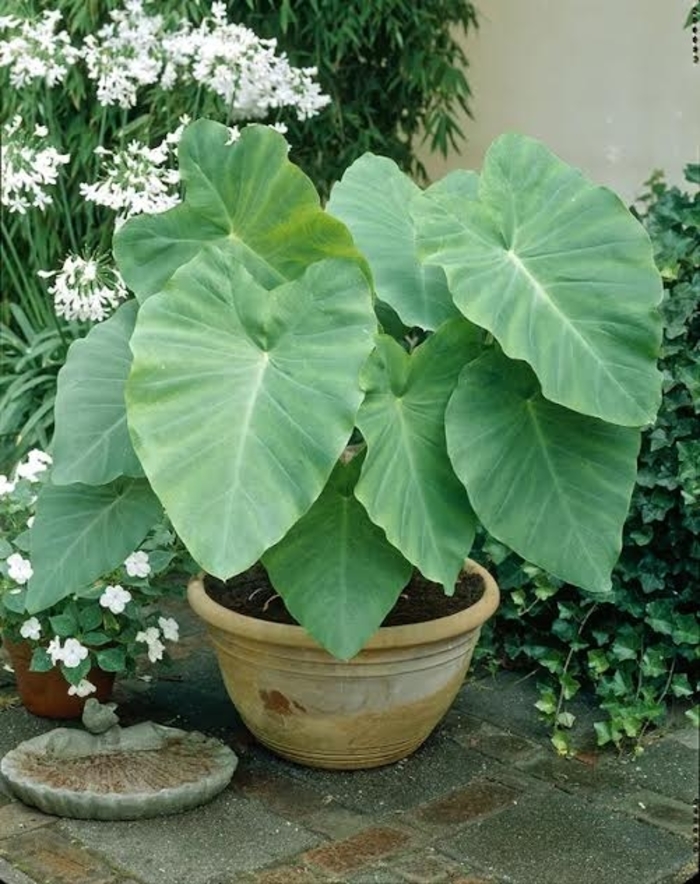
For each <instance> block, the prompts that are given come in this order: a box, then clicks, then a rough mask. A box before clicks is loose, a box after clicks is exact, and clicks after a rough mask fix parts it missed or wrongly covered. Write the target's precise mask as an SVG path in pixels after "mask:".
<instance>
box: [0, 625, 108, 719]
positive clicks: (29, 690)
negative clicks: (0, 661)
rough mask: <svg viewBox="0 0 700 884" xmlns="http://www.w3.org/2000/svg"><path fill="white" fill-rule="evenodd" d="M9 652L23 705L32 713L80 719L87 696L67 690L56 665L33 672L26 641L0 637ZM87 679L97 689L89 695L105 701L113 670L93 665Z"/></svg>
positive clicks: (66, 685) (29, 648)
mask: <svg viewBox="0 0 700 884" xmlns="http://www.w3.org/2000/svg"><path fill="white" fill-rule="evenodd" d="M3 644H4V645H5V648H6V649H7V652H8V654H9V655H10V663H11V664H12V668H13V669H14V671H15V677H16V678H17V691H18V693H19V696H20V699H21V700H22V703H23V705H24V706H25V708H26V709H27V710H28V711H29V712H31V713H32V714H33V715H41V716H43V717H44V718H80V716H81V715H82V713H83V706H84V705H85V700H86V699H87V697H76V696H75V695H70V694H69V693H68V688H69V687H70V685H69V684H68V682H67V681H66V680H65V679H64V677H63V675H62V674H61V670H60V669H58V667H54V668H53V669H49V671H48V672H32V671H31V670H30V669H29V665H30V663H31V661H32V647H31V645H29V644H28V643H27V642H11V641H9V640H8V639H7V638H4V639H3ZM86 677H87V680H88V681H89V682H92V684H94V685H95V687H96V688H97V690H96V692H95V693H92V694H90V696H91V697H95V698H96V699H98V700H99V701H100V703H106V702H107V700H109V698H110V696H111V695H112V689H113V688H114V679H115V678H116V675H115V673H114V672H104V670H102V669H99V668H97V667H94V668H93V669H91V670H90V671H89V672H88V674H87V676H86Z"/></svg>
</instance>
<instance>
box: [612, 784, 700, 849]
mask: <svg viewBox="0 0 700 884" xmlns="http://www.w3.org/2000/svg"><path fill="white" fill-rule="evenodd" d="M610 804H611V806H612V807H614V808H615V809H616V810H620V811H622V812H623V813H626V814H627V815H628V816H633V817H635V819H638V820H644V821H645V822H648V823H651V824H652V825H654V826H660V827H661V828H662V829H668V831H669V832H675V833H676V834H677V835H682V836H683V837H684V838H690V839H692V838H693V824H694V820H695V813H694V810H693V806H692V804H686V803H685V802H683V801H677V800H676V799H675V798H668V797H667V796H666V795H660V794H659V793H658V792H651V791H649V790H648V789H643V790H641V791H639V792H633V793H632V794H627V795H622V796H615V797H613V798H612V799H611V801H610Z"/></svg>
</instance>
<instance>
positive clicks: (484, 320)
mask: <svg viewBox="0 0 700 884" xmlns="http://www.w3.org/2000/svg"><path fill="white" fill-rule="evenodd" d="M411 209H412V213H413V216H414V218H415V220H416V224H417V227H418V230H419V242H420V246H421V252H422V255H423V256H424V258H425V259H426V260H427V261H428V263H430V264H437V265H438V266H440V267H442V268H443V269H444V271H445V273H446V275H447V280H448V284H449V287H450V291H451V292H452V297H453V298H454V301H455V304H456V305H457V306H458V307H459V309H460V310H461V311H462V313H463V314H464V315H465V316H466V317H467V318H468V319H470V320H471V321H472V322H475V323H476V324H477V325H480V326H482V327H483V328H485V329H488V330H489V331H490V332H491V333H492V334H493V335H494V337H495V338H496V339H497V341H498V342H499V343H500V344H501V346H502V348H503V350H504V351H505V353H506V354H507V355H508V356H511V357H513V358H515V359H523V360H525V361H526V362H528V363H529V365H530V366H531V367H532V368H533V369H534V371H535V373H536V375H537V377H538V378H539V381H540V383H541V385H542V390H543V393H544V395H545V396H546V397H547V398H548V399H550V400H552V401H553V402H557V403H559V404H561V405H564V406H566V407H567V408H570V409H572V410H574V411H578V412H581V413H583V414H589V415H592V416H594V417H599V418H601V419H603V420H606V421H609V422H611V423H616V424H621V425H625V426H642V425H643V424H646V423H649V422H651V421H653V419H654V416H655V414H656V410H657V408H658V406H659V403H660V397H661V376H660V374H659V372H658V371H657V370H656V368H655V365H654V360H655V358H656V356H657V355H658V352H659V346H660V341H661V323H660V318H659V315H658V311H657V309H656V308H657V305H658V304H659V303H660V301H661V296H662V287H661V279H660V277H659V274H658V271H657V270H656V267H655V265H654V260H653V256H652V249H651V244H650V242H649V237H648V236H647V234H646V232H645V231H644V228H643V227H642V225H641V224H640V223H639V222H638V221H636V220H635V218H633V216H632V215H631V214H630V212H629V211H628V210H627V209H626V208H625V206H624V205H623V204H622V202H621V201H620V200H619V199H618V198H617V197H616V196H615V194H613V193H612V192H611V191H609V190H606V189H605V188H603V187H596V186H594V185H593V184H591V183H590V182H588V181H587V180H586V179H585V178H584V177H583V176H582V175H581V173H580V172H578V171H577V170H576V169H573V168H571V167H570V166H568V165H567V164H566V163H564V162H562V161H561V160H560V159H558V158H557V157H556V156H554V154H552V153H551V152H550V151H549V150H548V149H547V148H546V147H544V146H543V145H542V144H539V143H538V142H537V141H535V140H534V139H531V138H526V137H524V136H520V135H505V136H502V137H501V138H499V139H497V140H496V141H495V142H494V143H493V145H492V146H491V148H490V149H489V151H488V154H487V156H486V159H485V161H484V167H483V170H482V173H481V176H480V179H479V199H478V201H476V200H473V199H464V200H463V201H462V203H461V205H458V204H457V203H456V201H452V203H451V204H450V205H449V206H447V205H446V204H445V203H444V202H442V203H441V202H440V201H439V200H435V199H430V198H428V197H427V196H425V197H422V198H419V199H414V201H413V202H412V204H411Z"/></svg>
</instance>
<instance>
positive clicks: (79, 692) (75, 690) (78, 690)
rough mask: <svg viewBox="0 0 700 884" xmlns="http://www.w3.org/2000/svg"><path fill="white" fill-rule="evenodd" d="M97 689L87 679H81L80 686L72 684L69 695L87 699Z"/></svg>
mask: <svg viewBox="0 0 700 884" xmlns="http://www.w3.org/2000/svg"><path fill="white" fill-rule="evenodd" d="M96 690H97V688H96V687H95V685H94V684H93V683H92V682H91V681H88V680H87V679H86V678H83V679H81V680H80V681H79V682H78V684H77V685H76V684H72V685H71V686H70V687H69V688H68V694H69V695H70V696H71V697H87V696H88V694H94V693H95V691H96Z"/></svg>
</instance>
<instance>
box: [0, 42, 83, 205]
mask: <svg viewBox="0 0 700 884" xmlns="http://www.w3.org/2000/svg"><path fill="white" fill-rule="evenodd" d="M1 45H2V43H1V41H0V46H1ZM22 127H23V121H22V117H20V116H16V117H15V118H14V119H13V120H12V122H10V123H8V124H6V125H5V126H3V129H2V144H1V145H0V171H2V181H0V203H1V204H2V205H3V206H5V207H6V208H7V209H8V211H9V212H11V213H15V214H20V215H24V214H26V213H27V210H28V209H30V208H32V207H36V208H38V209H39V210H40V211H43V209H45V208H46V206H49V205H51V203H52V202H53V198H52V197H51V194H50V193H48V188H49V187H51V186H53V185H54V184H56V182H57V180H58V174H59V167H60V166H63V165H65V164H66V163H68V162H69V161H70V156H69V155H68V154H63V153H59V152H58V151H57V150H56V148H55V147H52V146H47V145H45V144H44V143H43V139H44V138H45V137H46V136H44V135H43V132H44V128H42V127H37V128H36V129H35V130H34V131H33V132H32V133H27V132H26V131H20V130H22ZM47 134H48V133H47Z"/></svg>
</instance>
